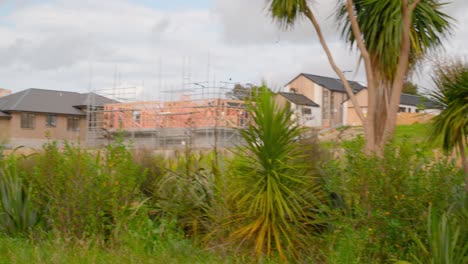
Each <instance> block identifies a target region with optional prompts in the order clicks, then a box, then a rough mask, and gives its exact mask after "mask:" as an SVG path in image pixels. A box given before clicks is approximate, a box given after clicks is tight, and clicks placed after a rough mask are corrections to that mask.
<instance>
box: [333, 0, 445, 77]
mask: <svg viewBox="0 0 468 264" xmlns="http://www.w3.org/2000/svg"><path fill="white" fill-rule="evenodd" d="M410 2H412V1H410ZM339 5H340V6H339V11H338V12H337V19H338V21H340V22H341V25H342V35H343V37H344V38H345V39H346V40H347V41H348V42H349V44H350V45H351V46H353V45H354V44H355V36H354V35H353V31H352V29H351V23H350V21H349V19H348V13H347V11H346V1H339ZM444 5H445V3H442V1H440V0H421V2H420V3H419V4H418V5H417V7H416V9H415V10H414V13H413V16H412V24H411V27H410V38H411V57H410V65H414V64H415V62H417V60H418V59H421V58H422V57H423V56H424V55H425V54H426V53H427V51H428V50H430V49H432V48H435V47H437V46H438V45H439V44H440V43H441V40H442V39H443V37H444V36H445V35H446V34H448V32H449V30H450V27H451V24H450V20H451V18H450V17H449V16H448V15H447V14H445V13H443V12H442V8H443V6H444ZM401 7H402V0H354V9H355V12H356V17H357V20H358V23H359V27H360V29H361V32H362V37H363V39H364V43H365V45H366V48H367V49H368V51H369V54H370V56H371V60H372V63H373V66H374V67H378V69H379V72H380V73H381V74H382V77H383V78H384V80H390V81H391V80H393V78H394V75H395V73H396V69H397V65H398V59H399V54H400V45H401V40H402V30H403V27H402V24H403V23H402V19H403V15H402V12H401Z"/></svg>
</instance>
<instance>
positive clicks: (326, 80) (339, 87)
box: [282, 73, 365, 127]
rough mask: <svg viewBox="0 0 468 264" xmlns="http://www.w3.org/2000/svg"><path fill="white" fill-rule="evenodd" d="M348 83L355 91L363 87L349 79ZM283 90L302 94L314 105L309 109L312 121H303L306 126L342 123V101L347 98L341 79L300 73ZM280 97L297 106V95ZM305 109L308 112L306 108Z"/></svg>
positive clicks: (327, 125)
mask: <svg viewBox="0 0 468 264" xmlns="http://www.w3.org/2000/svg"><path fill="white" fill-rule="evenodd" d="M350 85H351V88H352V89H353V91H354V92H356V93H357V92H359V91H361V90H363V89H364V88H365V87H364V86H362V85H361V84H359V83H358V82H353V81H350ZM284 92H285V93H289V94H296V95H302V96H304V97H306V98H308V99H309V100H310V101H312V102H313V104H314V106H313V107H310V109H311V112H313V114H312V117H311V118H312V119H313V120H314V121H313V122H308V123H305V125H306V126H319V127H332V126H336V125H341V124H343V121H344V119H343V109H342V107H343V105H342V102H343V101H345V100H347V99H348V94H347V93H346V90H345V88H344V85H343V83H342V82H341V80H339V79H336V78H330V77H325V76H319V75H314V74H308V73H301V74H299V75H297V76H296V77H295V78H294V79H292V80H291V81H290V82H289V83H287V84H286V86H285V91H284ZM282 97H283V98H285V99H286V100H287V101H289V102H290V103H291V105H292V106H294V105H295V106H297V104H296V102H294V100H295V99H299V97H298V96H295V97H294V96H287V94H282ZM300 100H304V99H300ZM306 111H307V112H308V110H306ZM308 118H310V117H307V116H305V117H301V119H308Z"/></svg>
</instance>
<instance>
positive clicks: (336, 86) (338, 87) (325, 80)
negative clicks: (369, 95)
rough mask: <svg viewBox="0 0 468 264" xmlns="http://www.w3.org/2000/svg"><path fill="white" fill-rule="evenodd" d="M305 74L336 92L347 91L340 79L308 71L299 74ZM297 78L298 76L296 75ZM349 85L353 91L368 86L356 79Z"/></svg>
mask: <svg viewBox="0 0 468 264" xmlns="http://www.w3.org/2000/svg"><path fill="white" fill-rule="evenodd" d="M300 75H303V76H305V77H306V78H307V79H309V80H311V81H313V82H314V83H316V84H318V85H320V86H323V87H325V88H327V89H329V90H331V91H335V92H341V93H346V90H345V87H344V85H343V83H342V82H341V80H340V79H337V78H331V77H325V76H320V75H314V74H308V73H301V74H299V76H300ZM296 78H297V77H296ZM348 82H349V85H350V86H351V89H353V91H354V92H355V93H356V92H359V91H361V90H362V89H364V88H366V87H364V86H362V85H361V84H360V83H358V82H355V81H349V80H348Z"/></svg>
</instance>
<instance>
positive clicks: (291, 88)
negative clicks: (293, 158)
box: [277, 73, 440, 128]
mask: <svg viewBox="0 0 468 264" xmlns="http://www.w3.org/2000/svg"><path fill="white" fill-rule="evenodd" d="M348 82H349V84H350V86H351V89H352V90H353V92H354V93H355V95H356V98H357V101H358V103H359V106H360V107H361V108H362V111H363V113H364V115H366V114H367V96H368V94H367V88H366V87H365V86H363V85H361V84H360V83H358V82H355V81H348ZM284 89H285V91H284V92H280V93H279V94H278V96H277V101H278V102H279V103H280V104H284V102H285V101H288V102H289V103H290V105H291V109H292V110H293V111H295V112H294V113H295V118H297V119H298V120H304V121H305V122H304V121H302V122H301V123H302V124H303V125H304V126H307V127H322V128H326V127H334V126H339V125H351V126H355V125H361V121H360V119H359V117H358V116H357V114H356V111H355V110H354V107H353V104H352V103H351V101H350V100H349V96H348V94H347V92H346V90H345V88H344V85H343V83H342V82H341V80H340V79H337V78H331V77H325V76H319V75H314V74H308V73H301V74H299V75H298V76H296V77H295V78H294V79H292V80H291V81H290V82H289V83H287V84H286V86H285V88H284ZM437 108H438V107H437V106H436V105H434V103H432V102H429V101H427V100H425V99H424V98H423V97H421V96H417V95H410V94H402V95H401V98H400V113H408V114H411V115H405V118H406V121H408V117H411V120H416V119H417V118H419V116H421V115H420V113H424V114H429V115H427V116H433V115H436V114H438V113H439V112H440V110H439V109H437ZM302 109H305V110H304V111H303V110H302ZM309 109H310V110H309ZM416 113H418V114H417V115H416ZM424 119H425V120H427V119H428V118H427V117H425V118H424ZM312 120H313V121H312ZM406 121H403V120H402V122H403V123H407V122H406ZM397 122H399V121H397Z"/></svg>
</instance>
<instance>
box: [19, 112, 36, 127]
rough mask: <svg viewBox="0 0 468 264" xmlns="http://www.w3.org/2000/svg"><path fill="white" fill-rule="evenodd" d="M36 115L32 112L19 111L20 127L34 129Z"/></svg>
mask: <svg viewBox="0 0 468 264" xmlns="http://www.w3.org/2000/svg"><path fill="white" fill-rule="evenodd" d="M35 121H36V117H35V115H34V114H32V113H21V128H26V129H34V127H35V124H36V122H35Z"/></svg>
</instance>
